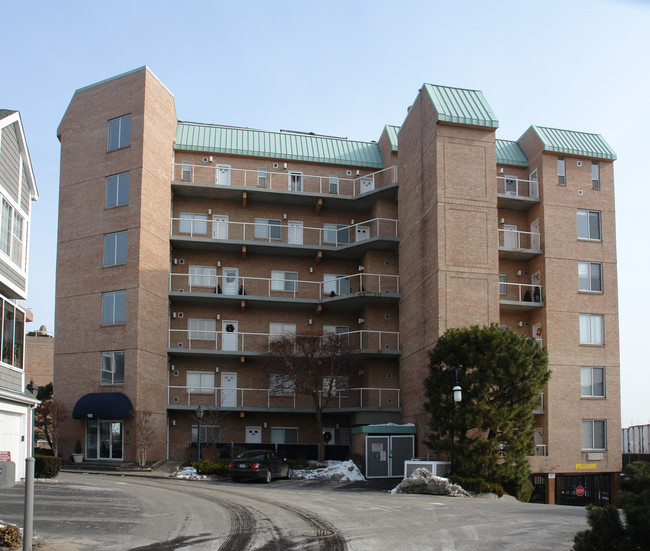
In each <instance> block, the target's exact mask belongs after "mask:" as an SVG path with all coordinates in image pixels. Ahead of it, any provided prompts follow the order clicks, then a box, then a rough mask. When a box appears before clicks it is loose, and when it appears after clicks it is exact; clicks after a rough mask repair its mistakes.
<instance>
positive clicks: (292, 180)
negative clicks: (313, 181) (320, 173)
mask: <svg viewBox="0 0 650 551" xmlns="http://www.w3.org/2000/svg"><path fill="white" fill-rule="evenodd" d="M289 191H302V172H297V171H291V172H289Z"/></svg>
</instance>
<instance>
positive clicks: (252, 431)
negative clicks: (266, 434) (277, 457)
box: [246, 427, 262, 444]
mask: <svg viewBox="0 0 650 551" xmlns="http://www.w3.org/2000/svg"><path fill="white" fill-rule="evenodd" d="M246 443H247V444H261V443H262V427H246Z"/></svg>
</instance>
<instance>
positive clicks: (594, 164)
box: [591, 161, 600, 189]
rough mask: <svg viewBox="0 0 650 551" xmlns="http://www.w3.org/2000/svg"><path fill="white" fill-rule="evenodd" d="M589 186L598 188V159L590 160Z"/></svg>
mask: <svg viewBox="0 0 650 551" xmlns="http://www.w3.org/2000/svg"><path fill="white" fill-rule="evenodd" d="M591 188H592V189H600V166H599V164H598V161H591Z"/></svg>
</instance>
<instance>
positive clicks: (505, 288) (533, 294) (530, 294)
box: [499, 282, 542, 304]
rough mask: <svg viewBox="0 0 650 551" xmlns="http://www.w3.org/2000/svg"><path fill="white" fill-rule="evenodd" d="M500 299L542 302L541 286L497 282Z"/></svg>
mask: <svg viewBox="0 0 650 551" xmlns="http://www.w3.org/2000/svg"><path fill="white" fill-rule="evenodd" d="M499 298H500V300H508V301H512V302H532V303H540V304H541V302H542V286H541V285H531V284H529V283H507V282H500V283H499Z"/></svg>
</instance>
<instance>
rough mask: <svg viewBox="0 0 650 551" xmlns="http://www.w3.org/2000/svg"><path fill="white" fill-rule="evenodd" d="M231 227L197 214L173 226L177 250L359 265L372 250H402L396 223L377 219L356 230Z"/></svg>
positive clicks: (270, 223)
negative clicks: (312, 258) (334, 260)
mask: <svg viewBox="0 0 650 551" xmlns="http://www.w3.org/2000/svg"><path fill="white" fill-rule="evenodd" d="M264 220H265V221H261V219H260V220H258V221H257V222H230V221H228V220H227V219H225V217H223V216H221V215H213V216H212V218H211V219H208V215H205V214H201V215H199V214H192V215H188V216H186V217H182V218H172V220H171V241H172V244H173V246H174V247H179V248H185V249H198V250H221V251H231V252H239V251H240V250H241V251H242V254H243V255H245V254H247V253H249V252H250V253H257V254H274V255H275V254H280V255H286V256H306V257H310V256H316V255H317V254H320V255H322V256H323V257H325V258H328V257H329V258H342V259H356V258H360V256H362V255H363V254H364V253H365V252H366V251H368V250H382V251H394V250H397V247H398V246H399V237H398V233H397V220H394V219H391V218H374V219H372V220H366V221H364V222H359V223H357V224H351V225H345V224H325V225H324V227H322V228H311V227H304V226H303V225H302V222H299V221H295V222H292V221H289V222H283V221H281V220H266V219H264Z"/></svg>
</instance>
